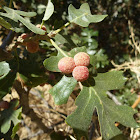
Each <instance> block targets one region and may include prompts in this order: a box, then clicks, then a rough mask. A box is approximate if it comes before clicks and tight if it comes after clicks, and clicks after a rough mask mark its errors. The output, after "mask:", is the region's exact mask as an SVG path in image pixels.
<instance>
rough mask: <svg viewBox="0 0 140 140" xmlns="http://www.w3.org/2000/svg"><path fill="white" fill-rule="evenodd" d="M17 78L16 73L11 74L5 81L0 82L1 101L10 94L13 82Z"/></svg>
mask: <svg viewBox="0 0 140 140" xmlns="http://www.w3.org/2000/svg"><path fill="white" fill-rule="evenodd" d="M15 78H16V72H15V71H14V72H9V73H8V74H7V75H6V76H5V77H4V78H3V79H1V80H0V100H1V99H2V98H3V97H4V96H5V95H6V94H7V93H9V92H10V90H11V88H12V85H13V82H14V80H15Z"/></svg>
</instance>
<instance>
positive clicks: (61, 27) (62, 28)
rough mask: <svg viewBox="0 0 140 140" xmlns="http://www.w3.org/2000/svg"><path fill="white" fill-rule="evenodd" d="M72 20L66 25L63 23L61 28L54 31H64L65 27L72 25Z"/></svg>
mask: <svg viewBox="0 0 140 140" xmlns="http://www.w3.org/2000/svg"><path fill="white" fill-rule="evenodd" d="M70 24H71V22H67V23H66V24H65V25H63V26H62V27H61V28H59V29H57V30H55V31H54V33H55V34H57V33H59V32H60V31H62V30H63V29H64V28H66V27H67V26H68V25H70Z"/></svg>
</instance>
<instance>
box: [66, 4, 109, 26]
mask: <svg viewBox="0 0 140 140" xmlns="http://www.w3.org/2000/svg"><path fill="white" fill-rule="evenodd" d="M68 14H69V21H70V22H73V23H76V24H78V25H80V26H82V27H88V25H89V24H90V23H97V22H101V21H102V20H103V19H104V18H105V17H107V15H92V14H91V12H90V7H89V5H88V3H84V4H82V5H81V7H80V9H75V7H74V6H73V5H72V4H71V5H70V6H69V8H68Z"/></svg>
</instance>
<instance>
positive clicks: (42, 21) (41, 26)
mask: <svg viewBox="0 0 140 140" xmlns="http://www.w3.org/2000/svg"><path fill="white" fill-rule="evenodd" d="M44 22H45V21H44V20H42V23H41V26H40V28H41V29H42V26H43V25H44Z"/></svg>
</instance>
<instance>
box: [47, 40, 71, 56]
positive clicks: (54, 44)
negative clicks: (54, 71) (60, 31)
mask: <svg viewBox="0 0 140 140" xmlns="http://www.w3.org/2000/svg"><path fill="white" fill-rule="evenodd" d="M48 41H49V42H50V43H51V44H52V45H53V46H54V47H55V48H56V49H57V50H58V51H60V52H61V53H62V54H63V55H64V56H65V57H68V55H66V54H65V53H64V52H63V50H61V49H60V48H59V47H58V46H57V44H56V43H55V42H54V41H53V40H52V39H48Z"/></svg>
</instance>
